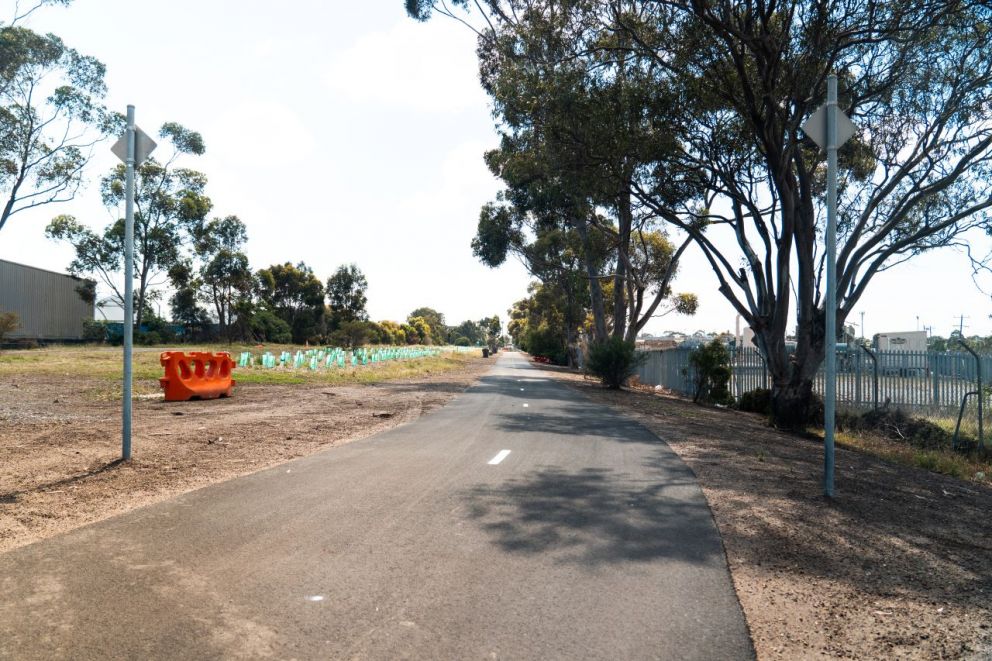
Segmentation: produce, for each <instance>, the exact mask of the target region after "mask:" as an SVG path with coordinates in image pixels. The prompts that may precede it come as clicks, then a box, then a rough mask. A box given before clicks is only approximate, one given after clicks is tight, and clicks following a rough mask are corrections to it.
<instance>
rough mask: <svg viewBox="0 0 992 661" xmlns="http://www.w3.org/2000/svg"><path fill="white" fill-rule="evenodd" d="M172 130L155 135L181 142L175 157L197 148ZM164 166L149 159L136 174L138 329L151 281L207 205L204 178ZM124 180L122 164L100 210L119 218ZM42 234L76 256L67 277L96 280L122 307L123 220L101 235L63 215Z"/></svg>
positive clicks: (178, 254)
mask: <svg viewBox="0 0 992 661" xmlns="http://www.w3.org/2000/svg"><path fill="white" fill-rule="evenodd" d="M169 127H172V128H169ZM177 127H178V125H177V124H165V125H163V127H162V130H161V131H160V132H159V135H160V136H161V137H162V138H165V139H167V140H169V139H171V138H173V137H174V136H179V139H180V142H178V143H173V145H172V146H173V150H174V152H175V153H176V154H181V153H187V152H188V153H193V154H195V153H198V152H197V151H195V150H194V149H193V148H196V147H201V148H202V139H200V140H201V144H199V145H198V144H197V143H196V141H195V140H193V139H192V138H190V137H189V136H188V135H183V134H181V133H180V132H179V129H178V128H177ZM183 130H184V131H185V129H183ZM187 133H192V132H187ZM193 135H197V134H193ZM200 152H202V149H200ZM169 163H171V159H170V160H169V161H167V162H166V164H162V163H159V162H158V161H156V160H155V159H149V160H147V161H145V162H144V163H142V164H141V165H140V166H139V167H138V168H137V170H136V177H135V214H134V276H135V280H136V282H135V309H136V310H138V313H137V316H136V320H135V322H136V324H137V325H138V326H139V327H140V325H141V323H142V321H143V315H144V310H145V307H146V306H145V303H146V301H147V300H148V298H149V295H150V287H151V286H152V283H153V282H156V281H157V280H159V279H161V277H162V276H163V275H164V274H166V273H168V272H169V271H170V269H172V268H173V267H175V266H176V265H177V264H178V263H180V262H181V261H182V248H183V245H184V244H185V243H186V242H187V240H188V239H189V238H190V237H195V235H196V234H197V232H198V231H200V230H201V229H202V226H203V221H204V219H205V217H206V215H207V214H208V213H209V211H210V208H211V206H212V203H211V201H210V198H208V197H207V196H206V193H205V188H206V183H207V179H206V177H205V176H204V175H203V174H202V173H200V172H196V171H195V170H190V169H186V168H173V167H171V166H170V165H169ZM124 179H125V167H124V165H123V164H121V165H118V166H117V167H115V168H114V169H113V170H111V172H110V173H109V174H108V175H107V176H106V177H104V178H103V180H102V181H101V183H100V193H101V197H102V199H103V203H104V206H106V207H107V209H108V210H110V211H111V212H112V213H113V212H120V213H121V214H122V215H123V206H124V183H125V182H124ZM45 234H46V236H48V238H50V239H53V240H56V241H65V242H67V243H69V244H70V245H71V246H72V247H73V249H74V251H75V258H74V259H73V260H72V262H71V263H70V264H69V272H70V273H72V274H73V275H90V276H94V277H96V278H98V279H99V280H100V281H101V282H103V284H104V285H105V287H106V288H107V290H108V291H109V292H110V296H109V301H111V302H113V303H115V304H117V305H119V306H121V307H123V306H124V292H123V286H122V285H121V283H120V275H121V274H122V273H123V271H124V218H123V217H121V216H119V217H118V220H116V221H114V222H112V223H110V224H109V225H108V226H107V227H105V228H104V229H103V231H102V232H94V231H93V230H91V229H90V228H89V227H87V226H86V225H83V224H81V223H79V222H78V221H77V220H76V219H75V218H74V217H73V216H68V215H62V216H58V217H56V218H54V219H53V220H52V221H51V222H50V223H49V224H48V227H47V228H46V230H45ZM99 304H100V302H98V305H99Z"/></svg>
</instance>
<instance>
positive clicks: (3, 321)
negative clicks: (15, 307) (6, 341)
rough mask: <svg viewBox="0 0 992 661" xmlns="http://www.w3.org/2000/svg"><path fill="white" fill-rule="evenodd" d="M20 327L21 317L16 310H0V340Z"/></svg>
mask: <svg viewBox="0 0 992 661" xmlns="http://www.w3.org/2000/svg"><path fill="white" fill-rule="evenodd" d="M20 327H21V318H20V317H19V316H17V313H16V312H0V342H3V338H4V336H5V335H7V334H8V333H13V332H14V331H15V330H17V329H18V328H20Z"/></svg>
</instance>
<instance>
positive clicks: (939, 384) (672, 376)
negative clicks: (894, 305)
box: [637, 347, 992, 416]
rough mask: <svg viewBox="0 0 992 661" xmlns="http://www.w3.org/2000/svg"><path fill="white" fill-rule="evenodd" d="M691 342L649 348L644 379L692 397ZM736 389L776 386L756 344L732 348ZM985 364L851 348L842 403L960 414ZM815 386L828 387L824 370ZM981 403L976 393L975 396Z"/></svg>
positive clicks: (964, 356) (841, 383)
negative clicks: (688, 345)
mask: <svg viewBox="0 0 992 661" xmlns="http://www.w3.org/2000/svg"><path fill="white" fill-rule="evenodd" d="M691 351H692V348H691V347H675V348H673V349H661V350H651V351H644V352H642V353H643V354H646V360H645V361H644V362H643V363H642V364H641V366H640V367H639V368H638V372H637V377H638V379H639V380H640V382H641V383H645V384H648V385H656V386H662V387H663V388H667V389H669V390H673V391H676V392H678V393H681V394H683V395H687V396H689V397H691V396H692V395H693V392H694V385H693V384H694V383H695V370H694V369H693V368H692V366H690V365H689V354H690V352H691ZM730 353H731V371H732V376H731V383H730V386H731V392H732V393H733V394H734V395H735V396H736V397H738V398H739V397H740V396H741V395H742V394H743V393H745V392H748V391H750V390H754V389H755V388H770V387H771V377H770V375H769V373H768V369H767V368H766V367H765V361H764V358H763V357H762V356H761V353H760V352H758V350H757V349H754V348H750V347H747V348H744V349H739V350H734V349H733V348H732V349H731V352H730ZM980 360H981V370H982V384H983V387H987V386H990V385H992V355H983V356H980ZM978 370H979V365H978V361H976V359H975V357H974V356H972V355H971V354H969V353H965V352H945V353H937V352H932V351H872V352H871V353H869V352H866V351H864V350H863V349H860V348H851V349H849V350H846V351H838V354H837V406H838V408H846V409H869V408H872V407H875V406H885V405H889V406H890V407H892V408H901V409H903V410H904V411H913V412H920V413H926V414H929V415H942V416H943V415H951V414H953V415H955V416H956V415H957V413H958V409H959V407H960V406H961V400H962V398H963V397H964V396H965V394H966V393H968V392H973V391H975V390H976V389H977V386H978ZM814 390H815V391H816V392H818V393H820V394H821V395H822V394H823V390H824V374H823V370H822V368H821V370H820V371H819V373H818V374H817V376H816V380H815V382H814ZM970 401H972V402H975V401H976V398H975V397H971V398H970Z"/></svg>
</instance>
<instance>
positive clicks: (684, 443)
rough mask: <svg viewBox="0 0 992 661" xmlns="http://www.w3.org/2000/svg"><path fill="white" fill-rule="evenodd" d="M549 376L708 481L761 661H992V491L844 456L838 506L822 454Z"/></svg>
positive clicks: (746, 417) (636, 396) (643, 398)
mask: <svg viewBox="0 0 992 661" xmlns="http://www.w3.org/2000/svg"><path fill="white" fill-rule="evenodd" d="M545 369H546V370H547V371H548V372H549V373H554V374H555V375H556V376H557V377H558V378H559V379H561V380H562V381H565V382H567V383H568V384H569V385H571V386H572V387H574V388H576V389H577V390H579V391H580V392H582V393H584V394H585V395H586V396H587V397H589V398H590V399H592V400H594V401H597V402H601V403H605V404H608V405H610V406H612V407H614V408H615V409H617V410H620V411H622V412H623V413H626V414H628V415H630V416H632V417H634V418H635V419H637V420H639V421H640V422H641V423H642V424H644V425H645V426H646V427H648V428H649V429H651V430H652V431H653V432H655V433H656V434H657V435H658V436H659V437H660V438H662V439H663V440H664V441H665V442H667V443H668V444H669V445H670V446H671V447H672V448H673V449H674V450H675V451H676V452H677V453H678V454H679V456H681V457H682V459H683V460H684V461H685V462H686V463H687V464H688V465H689V467H690V468H691V469H692V470H693V472H694V473H695V474H696V476H697V477H698V479H699V481H700V483H701V485H702V488H703V492H704V494H705V495H706V498H707V500H708V501H709V505H710V508H711V510H712V511H713V515H714V517H715V519H716V522H717V526H718V528H719V530H720V533H721V535H722V537H723V541H724V546H725V548H726V552H727V558H728V561H729V564H730V569H731V573H732V575H733V579H734V585H735V587H736V589H737V594H738V597H739V598H740V601H741V605H742V606H743V608H744V613H745V617H746V618H747V621H748V625H749V627H750V629H751V634H752V637H753V639H754V644H755V648H756V650H757V653H758V657H759V658H760V659H826V658H843V659H893V658H911V659H989V658H992V518H990V517H989V512H990V511H992V489H989V488H987V487H984V486H981V485H975V484H972V483H965V482H961V481H958V480H955V479H953V478H949V477H945V476H942V475H938V474H935V473H930V472H928V471H924V470H920V469H916V468H910V467H906V466H901V465H897V464H892V463H889V462H885V461H883V460H880V459H876V458H874V457H871V456H869V455H865V454H861V453H858V452H852V451H848V450H844V449H841V448H838V450H837V457H836V460H837V464H836V465H837V482H836V489H837V498H836V499H834V500H833V501H827V500H825V499H824V498H823V497H822V496H821V495H820V494H821V482H820V480H821V475H822V473H821V471H822V463H821V462H822V445H821V444H819V443H817V442H814V441H811V440H807V439H804V438H800V437H796V436H792V435H788V434H784V433H780V432H778V431H775V430H773V429H770V428H769V427H768V426H767V425H766V424H765V423H764V421H763V420H762V419H761V417H760V416H756V415H752V414H746V413H739V412H736V411H728V410H721V409H710V408H703V407H699V406H695V405H693V404H692V403H691V402H688V401H685V400H682V399H677V398H674V397H668V396H662V395H658V394H655V393H653V392H651V391H649V390H647V389H644V390H640V389H636V390H624V391H620V392H617V391H608V390H605V389H603V388H602V387H600V386H599V385H598V384H597V383H596V382H594V381H591V380H587V379H584V378H583V377H582V376H581V375H578V374H575V373H574V372H569V371H565V370H561V369H555V368H545Z"/></svg>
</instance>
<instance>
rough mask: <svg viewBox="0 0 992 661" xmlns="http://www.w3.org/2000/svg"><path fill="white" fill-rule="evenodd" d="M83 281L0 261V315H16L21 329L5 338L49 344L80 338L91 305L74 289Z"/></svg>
mask: <svg viewBox="0 0 992 661" xmlns="http://www.w3.org/2000/svg"><path fill="white" fill-rule="evenodd" d="M85 282H86V281H85V280H83V279H82V278H76V277H74V276H71V275H66V274H64V273H56V272H54V271H46V270H44V269H39V268H35V267H33V266H26V265H24V264H17V263H16V262H8V261H6V260H3V259H0V312H16V313H17V315H18V316H19V317H20V318H21V327H20V328H18V329H17V330H15V331H14V332H13V333H11V334H9V335H8V336H7V339H10V340H16V339H23V340H42V341H49V342H58V341H73V340H81V339H83V322H85V321H91V320H92V319H93V304H92V303H87V302H85V301H84V300H83V299H82V298H81V297H80V296H79V293H78V292H77V291H76V289H77V288H78V287H79V286H80V285H82V284H84V283H85Z"/></svg>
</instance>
